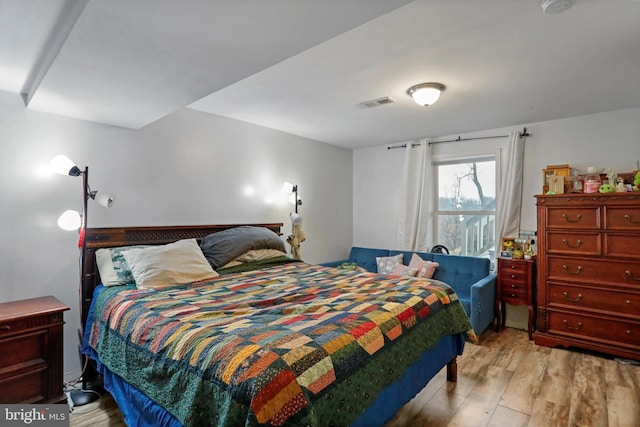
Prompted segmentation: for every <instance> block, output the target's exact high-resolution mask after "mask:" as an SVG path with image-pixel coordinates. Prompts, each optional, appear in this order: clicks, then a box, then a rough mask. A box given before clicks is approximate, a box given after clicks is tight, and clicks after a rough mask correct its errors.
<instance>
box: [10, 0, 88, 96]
mask: <svg viewBox="0 0 640 427" xmlns="http://www.w3.org/2000/svg"><path fill="white" fill-rule="evenodd" d="M87 3H89V0H66V1H65V2H64V4H63V5H62V7H61V8H60V15H59V16H58V20H57V22H56V24H55V25H54V26H53V29H52V30H51V34H50V35H49V38H48V39H47V42H46V43H45V45H44V46H43V48H42V51H41V52H40V55H39V56H38V60H37V61H36V63H35V65H34V66H33V68H32V69H31V71H30V73H29V75H28V76H27V78H26V80H25V83H24V86H23V87H22V91H21V96H22V100H23V101H24V105H25V106H28V105H29V102H30V101H31V98H32V97H33V94H34V93H35V91H36V90H38V87H40V83H41V82H42V79H44V76H45V75H46V74H47V72H48V71H49V68H50V67H51V64H53V61H55V59H56V58H57V57H58V54H59V53H60V50H61V49H62V46H63V45H64V44H65V42H66V41H67V38H68V37H69V34H70V33H71V30H72V29H73V27H74V26H75V25H76V22H77V21H78V19H79V18H80V15H82V12H83V11H84V8H85V6H86V5H87Z"/></svg>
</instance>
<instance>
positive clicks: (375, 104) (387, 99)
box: [359, 96, 396, 108]
mask: <svg viewBox="0 0 640 427" xmlns="http://www.w3.org/2000/svg"><path fill="white" fill-rule="evenodd" d="M394 102H396V100H395V99H393V98H390V97H388V96H385V97H382V98H378V99H372V100H371V101H365V102H361V103H360V104H359V105H361V106H363V107H365V108H373V107H379V106H381V105H386V104H393V103H394Z"/></svg>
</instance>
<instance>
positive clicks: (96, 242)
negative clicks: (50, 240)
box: [80, 223, 283, 328]
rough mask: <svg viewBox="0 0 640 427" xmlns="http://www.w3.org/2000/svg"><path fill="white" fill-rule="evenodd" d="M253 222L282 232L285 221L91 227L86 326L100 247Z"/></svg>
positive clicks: (85, 256) (85, 263)
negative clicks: (97, 252)
mask: <svg viewBox="0 0 640 427" xmlns="http://www.w3.org/2000/svg"><path fill="white" fill-rule="evenodd" d="M243 225H250V226H254V227H266V228H268V229H270V230H272V231H274V232H275V233H277V234H281V228H282V225H283V224H282V223H272V224H222V225H218V224H216V225H177V226H156V227H113V228H87V229H86V231H85V237H84V246H83V249H82V254H81V276H80V282H81V283H80V300H81V301H80V308H81V319H82V327H83V328H84V325H85V323H86V321H87V314H88V313H89V306H90V305H91V300H92V299H93V291H94V290H95V288H96V286H98V284H99V283H100V274H99V272H98V266H97V264H96V256H95V254H96V250H98V249H100V248H110V247H114V246H131V245H162V244H166V243H171V242H175V241H177V240H181V239H192V238H195V239H197V240H198V241H200V240H202V239H203V238H204V237H206V236H208V235H209V234H212V233H216V232H218V231H222V230H227V229H229V228H235V227H240V226H243Z"/></svg>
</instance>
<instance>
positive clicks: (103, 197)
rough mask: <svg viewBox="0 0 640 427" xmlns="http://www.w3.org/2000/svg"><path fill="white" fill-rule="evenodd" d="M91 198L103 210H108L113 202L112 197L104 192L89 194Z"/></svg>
mask: <svg viewBox="0 0 640 427" xmlns="http://www.w3.org/2000/svg"><path fill="white" fill-rule="evenodd" d="M91 198H92V199H93V200H95V201H96V202H97V203H98V204H99V205H101V206H104V207H105V208H110V207H111V205H113V201H114V199H113V196H112V195H111V194H109V193H105V192H104V191H96V192H94V193H91Z"/></svg>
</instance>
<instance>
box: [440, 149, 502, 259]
mask: <svg viewBox="0 0 640 427" xmlns="http://www.w3.org/2000/svg"><path fill="white" fill-rule="evenodd" d="M435 166H436V176H437V180H438V186H437V188H438V197H437V201H436V211H435V215H436V221H435V224H436V232H435V237H436V243H437V244H441V245H444V246H446V247H447V248H448V249H449V251H450V253H452V254H458V255H470V256H486V257H488V256H489V250H493V249H495V214H496V191H495V189H496V162H495V159H493V158H490V159H489V158H486V157H485V158H481V159H472V160H468V159H467V160H464V161H454V162H446V163H438V164H436V165H435Z"/></svg>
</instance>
